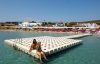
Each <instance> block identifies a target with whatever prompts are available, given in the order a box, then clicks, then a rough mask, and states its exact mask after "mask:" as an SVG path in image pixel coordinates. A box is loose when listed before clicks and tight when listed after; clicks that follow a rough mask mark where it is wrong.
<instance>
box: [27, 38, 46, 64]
mask: <svg viewBox="0 0 100 64" xmlns="http://www.w3.org/2000/svg"><path fill="white" fill-rule="evenodd" d="M32 50H36V53H37V55H38V56H39V59H40V61H41V62H42V58H44V59H45V60H47V58H46V55H45V53H44V52H43V51H42V49H41V42H38V43H37V41H36V39H33V43H32V45H31V47H30V50H29V52H31V51H32Z"/></svg>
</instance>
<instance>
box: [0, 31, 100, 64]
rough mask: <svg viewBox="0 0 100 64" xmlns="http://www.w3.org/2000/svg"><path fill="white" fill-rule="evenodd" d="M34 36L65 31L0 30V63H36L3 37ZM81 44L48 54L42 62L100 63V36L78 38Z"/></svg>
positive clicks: (54, 34) (47, 63)
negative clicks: (46, 58)
mask: <svg viewBox="0 0 100 64" xmlns="http://www.w3.org/2000/svg"><path fill="white" fill-rule="evenodd" d="M35 36H67V34H66V33H46V32H45V33H41V32H39V33H37V32H0V64H38V61H37V60H36V59H34V58H33V57H31V56H29V55H27V54H25V53H23V52H21V51H18V50H15V49H13V48H12V47H10V46H9V45H7V44H5V43H4V40H5V39H11V38H22V37H35ZM80 39H81V40H83V42H82V43H83V44H81V45H79V46H75V47H73V48H71V49H67V50H64V51H62V52H59V53H56V54H53V55H50V56H48V61H45V62H44V64H100V56H99V55H100V37H97V36H88V37H84V38H80Z"/></svg>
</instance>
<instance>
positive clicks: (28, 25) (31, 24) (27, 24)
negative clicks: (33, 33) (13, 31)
mask: <svg viewBox="0 0 100 64" xmlns="http://www.w3.org/2000/svg"><path fill="white" fill-rule="evenodd" d="M41 24H42V23H36V22H22V23H21V24H19V26H20V27H21V28H32V27H37V26H41Z"/></svg>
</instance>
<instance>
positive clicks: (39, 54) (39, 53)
mask: <svg viewBox="0 0 100 64" xmlns="http://www.w3.org/2000/svg"><path fill="white" fill-rule="evenodd" d="M37 55H38V56H39V59H40V62H42V55H41V52H37Z"/></svg>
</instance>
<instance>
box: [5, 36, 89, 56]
mask: <svg viewBox="0 0 100 64" xmlns="http://www.w3.org/2000/svg"><path fill="white" fill-rule="evenodd" d="M83 36H87V35H83ZM83 36H82V35H76V36H75V35H74V36H68V37H51V36H42V37H31V38H20V39H9V40H5V42H6V43H7V44H9V45H11V46H14V47H16V48H18V49H19V50H22V51H23V52H25V53H28V54H30V55H32V56H35V57H36V58H38V56H37V55H36V50H32V52H30V53H29V49H30V46H31V44H32V41H33V39H36V40H37V41H38V42H41V48H42V50H43V51H44V52H45V53H46V55H50V54H53V53H56V52H59V51H61V50H64V49H66V48H69V47H72V46H75V45H78V44H80V42H81V40H74V39H68V38H72V37H83Z"/></svg>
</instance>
